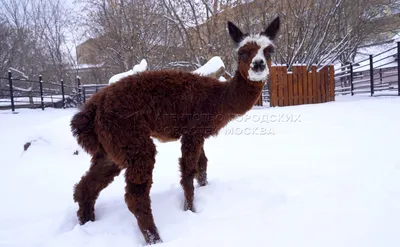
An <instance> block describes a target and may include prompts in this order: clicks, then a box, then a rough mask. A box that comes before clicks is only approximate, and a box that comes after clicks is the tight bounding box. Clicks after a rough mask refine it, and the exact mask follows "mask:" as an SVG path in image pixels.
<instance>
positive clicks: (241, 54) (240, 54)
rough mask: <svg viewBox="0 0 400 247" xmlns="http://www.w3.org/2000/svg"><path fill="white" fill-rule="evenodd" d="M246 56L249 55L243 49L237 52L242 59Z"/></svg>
mask: <svg viewBox="0 0 400 247" xmlns="http://www.w3.org/2000/svg"><path fill="white" fill-rule="evenodd" d="M248 56H249V53H247V52H245V51H241V52H239V57H240V59H242V60H246V59H247V57H248Z"/></svg>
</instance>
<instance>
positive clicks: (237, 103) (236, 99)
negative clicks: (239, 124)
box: [222, 71, 264, 115]
mask: <svg viewBox="0 0 400 247" xmlns="http://www.w3.org/2000/svg"><path fill="white" fill-rule="evenodd" d="M263 87H264V83H260V82H251V81H248V80H247V79H246V78H244V77H243V76H242V75H241V74H240V73H239V71H236V73H235V76H234V77H233V78H232V79H231V80H230V81H229V82H228V83H227V84H226V91H225V94H224V99H223V104H222V107H223V108H224V112H227V113H229V114H239V115H241V114H244V113H246V112H247V111H248V110H250V109H251V108H252V107H253V105H254V104H255V102H256V101H257V100H258V99H259V97H260V95H261V92H262V89H263Z"/></svg>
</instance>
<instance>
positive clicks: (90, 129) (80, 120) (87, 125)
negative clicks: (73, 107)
mask: <svg viewBox="0 0 400 247" xmlns="http://www.w3.org/2000/svg"><path fill="white" fill-rule="evenodd" d="M95 116H96V106H94V105H86V106H85V107H84V109H82V110H81V111H80V112H78V113H76V114H75V115H74V116H73V117H72V119H71V123H70V126H71V131H72V135H73V136H74V137H75V138H77V141H78V144H79V145H80V146H81V147H82V148H83V149H84V150H85V151H86V152H88V153H89V154H92V155H94V154H95V153H96V152H97V151H98V149H99V147H100V143H99V141H98V139H97V134H96V132H95V130H94V120H95Z"/></svg>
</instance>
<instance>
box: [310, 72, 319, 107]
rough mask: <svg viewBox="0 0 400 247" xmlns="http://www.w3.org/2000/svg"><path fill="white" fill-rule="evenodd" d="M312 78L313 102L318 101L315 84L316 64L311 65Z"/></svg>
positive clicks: (316, 77)
mask: <svg viewBox="0 0 400 247" xmlns="http://www.w3.org/2000/svg"><path fill="white" fill-rule="evenodd" d="M311 73H312V80H313V103H318V86H317V79H318V76H317V66H315V65H313V66H311Z"/></svg>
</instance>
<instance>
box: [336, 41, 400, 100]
mask: <svg viewBox="0 0 400 247" xmlns="http://www.w3.org/2000/svg"><path fill="white" fill-rule="evenodd" d="M335 94H336V95H351V96H353V95H356V94H367V95H370V96H389V95H394V96H400V42H397V46H395V47H392V48H389V49H387V50H385V51H384V52H381V53H379V54H375V55H369V57H368V58H367V59H364V60H361V61H358V62H356V63H351V64H347V65H344V66H342V67H340V68H337V69H335Z"/></svg>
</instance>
